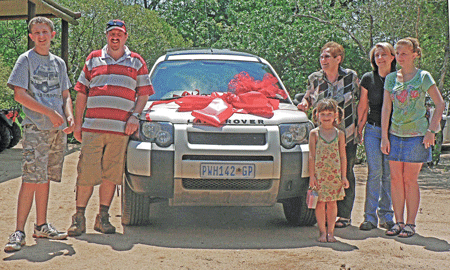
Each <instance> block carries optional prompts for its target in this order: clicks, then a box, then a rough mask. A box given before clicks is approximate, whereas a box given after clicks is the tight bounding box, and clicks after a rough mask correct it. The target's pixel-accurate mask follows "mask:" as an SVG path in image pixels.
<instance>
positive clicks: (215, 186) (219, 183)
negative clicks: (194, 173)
mask: <svg viewBox="0 0 450 270" xmlns="http://www.w3.org/2000/svg"><path fill="white" fill-rule="evenodd" d="M182 183H183V188H185V189H196V190H268V189H270V188H271V187H272V180H262V179H182Z"/></svg>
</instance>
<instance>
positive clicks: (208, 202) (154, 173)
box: [122, 49, 316, 225]
mask: <svg viewBox="0 0 450 270" xmlns="http://www.w3.org/2000/svg"><path fill="white" fill-rule="evenodd" d="M241 72H247V73H248V74H249V75H250V76H251V77H253V78H254V79H255V80H263V77H264V75H265V74H266V73H269V74H271V75H273V76H274V77H275V78H276V79H277V80H278V83H276V86H277V87H278V88H280V89H281V90H282V91H285V93H286V95H283V96H285V97H286V98H283V97H282V96H281V95H277V96H276V97H273V98H275V99H278V100H279V108H278V109H276V110H274V111H273V116H272V117H270V118H265V117H261V116H257V115H253V114H243V113H234V114H233V115H232V116H231V117H230V118H228V119H227V120H226V121H225V122H224V123H223V124H222V125H220V126H218V127H216V126H212V125H210V124H206V123H204V122H202V121H196V120H195V117H194V116H192V114H191V112H190V111H180V110H178V109H179V105H177V104H176V103H175V101H176V100H177V99H180V98H182V96H183V95H186V94H188V95H195V94H197V95H198V94H199V95H210V94H211V93H213V92H224V93H225V92H229V91H231V90H230V86H229V85H230V81H231V80H233V78H234V76H235V75H237V74H240V73H241ZM150 77H151V81H152V84H153V87H154V89H155V92H156V94H154V95H152V96H150V98H149V101H148V104H147V106H146V109H144V112H143V113H142V115H141V117H140V128H139V132H136V133H135V134H134V135H133V136H131V138H130V141H129V144H128V152H127V161H126V170H125V171H126V173H125V179H124V185H123V193H122V223H123V224H125V225H139V224H145V223H147V222H148V219H149V209H150V204H151V203H153V202H157V201H160V200H168V201H169V205H170V206H273V205H274V204H276V203H277V202H281V203H282V204H283V208H284V213H285V216H286V218H287V220H288V221H289V222H291V223H293V224H295V225H313V224H315V222H316V220H315V215H314V210H312V209H308V208H307V206H306V192H307V189H308V181H309V178H308V177H309V172H308V153H309V148H308V135H309V131H310V130H311V129H312V128H313V124H312V123H311V122H310V121H309V120H308V118H307V116H306V114H305V113H303V112H301V111H299V110H297V108H296V106H295V105H294V104H293V103H292V100H291V99H290V98H289V96H288V95H287V91H286V89H285V87H284V85H283V83H282V82H281V80H280V78H279V77H278V75H277V74H276V72H275V70H274V69H273V68H272V66H271V65H270V64H269V63H268V62H267V61H266V60H264V59H262V58H260V57H258V56H255V55H252V54H248V53H242V52H235V51H230V50H216V49H208V50H183V51H173V52H170V53H167V54H166V55H163V56H161V57H160V58H159V59H158V60H157V61H156V62H155V64H154V66H153V68H152V70H151V72H150ZM283 94H284V93H283ZM161 101H163V102H161ZM154 102H157V103H158V105H155V104H153V103H154ZM152 104H153V105H154V106H152Z"/></svg>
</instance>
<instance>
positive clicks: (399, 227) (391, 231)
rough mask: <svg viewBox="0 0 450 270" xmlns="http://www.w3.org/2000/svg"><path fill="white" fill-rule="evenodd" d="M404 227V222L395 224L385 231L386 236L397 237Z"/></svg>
mask: <svg viewBox="0 0 450 270" xmlns="http://www.w3.org/2000/svg"><path fill="white" fill-rule="evenodd" d="M404 226H405V223H404V222H397V223H395V224H394V226H392V228H390V229H389V230H387V231H386V235H388V236H396V235H399V234H400V233H401V232H402V231H403V227H404Z"/></svg>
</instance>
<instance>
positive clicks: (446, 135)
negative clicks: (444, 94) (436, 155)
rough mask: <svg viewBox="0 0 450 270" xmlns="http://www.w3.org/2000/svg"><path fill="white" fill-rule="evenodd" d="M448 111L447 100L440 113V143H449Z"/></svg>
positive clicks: (449, 117)
mask: <svg viewBox="0 0 450 270" xmlns="http://www.w3.org/2000/svg"><path fill="white" fill-rule="evenodd" d="M449 120H450V111H449V103H448V102H447V103H446V104H445V110H444V113H443V114H442V122H441V128H442V144H449V143H450V127H449V126H450V124H449Z"/></svg>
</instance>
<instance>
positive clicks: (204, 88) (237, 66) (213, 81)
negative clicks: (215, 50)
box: [149, 60, 281, 100]
mask: <svg viewBox="0 0 450 270" xmlns="http://www.w3.org/2000/svg"><path fill="white" fill-rule="evenodd" d="M242 71H245V72H247V73H248V74H249V75H250V76H251V77H253V78H254V79H255V80H262V79H263V77H264V74H266V73H270V74H272V72H271V70H270V68H269V66H267V65H265V64H263V63H259V62H244V61H223V60H188V61H184V60H183V61H163V62H161V63H160V64H159V65H158V66H157V67H156V68H155V70H154V72H153V73H152V75H151V81H152V84H153V88H154V90H155V94H154V95H152V96H150V98H149V100H161V99H171V98H174V97H177V96H181V94H183V92H185V91H187V92H188V93H190V94H196V93H197V91H196V90H198V91H199V94H201V95H208V94H211V93H212V92H228V91H229V87H228V83H229V82H230V81H231V80H232V79H233V77H234V76H235V75H236V74H239V73H241V72H242ZM272 75H273V74H272ZM277 86H278V87H280V85H279V84H277ZM280 88H281V87H280Z"/></svg>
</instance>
